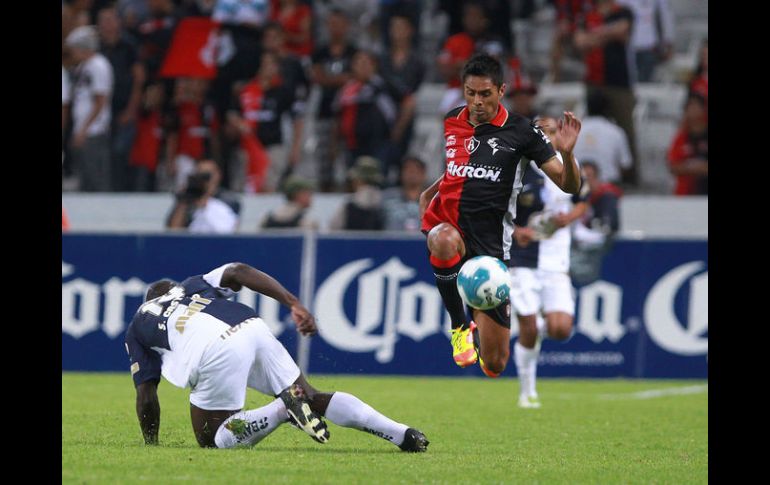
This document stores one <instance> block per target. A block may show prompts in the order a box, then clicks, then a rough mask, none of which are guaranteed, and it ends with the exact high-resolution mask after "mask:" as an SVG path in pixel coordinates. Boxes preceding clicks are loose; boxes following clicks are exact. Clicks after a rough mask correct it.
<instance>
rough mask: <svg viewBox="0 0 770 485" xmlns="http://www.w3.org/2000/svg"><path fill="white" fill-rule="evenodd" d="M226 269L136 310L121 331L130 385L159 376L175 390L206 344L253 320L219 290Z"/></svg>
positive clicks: (227, 292)
mask: <svg viewBox="0 0 770 485" xmlns="http://www.w3.org/2000/svg"><path fill="white" fill-rule="evenodd" d="M227 266H228V265H224V266H221V267H219V268H217V269H215V270H213V271H211V272H209V273H207V274H205V275H199V276H192V277H190V278H187V279H186V280H184V281H183V282H182V283H180V284H179V285H176V286H174V287H172V288H171V289H170V290H169V291H168V293H166V294H165V295H161V296H159V297H157V298H154V299H152V300H149V301H147V302H145V303H144V304H143V305H142V306H141V307H140V308H139V310H138V311H137V313H136V315H135V316H134V319H133V320H132V321H131V324H130V325H129V328H128V330H127V331H126V347H127V350H128V353H129V356H130V359H131V374H132V375H133V377H134V384H135V385H139V384H141V383H142V382H145V381H148V380H151V379H159V378H160V375H161V374H162V375H163V377H165V378H166V379H167V380H168V381H169V382H171V383H172V384H174V385H175V386H178V387H186V386H188V385H190V382H189V379H190V375H191V374H192V373H193V371H194V370H195V369H197V367H198V366H199V365H200V361H201V357H202V356H203V354H204V352H205V351H206V348H207V347H208V345H209V344H210V343H211V342H212V341H214V340H216V339H218V338H221V336H222V334H223V333H224V332H226V331H227V330H229V329H230V328H231V327H233V326H235V325H238V324H239V323H241V322H243V321H244V320H247V319H249V318H254V317H256V316H257V315H256V313H255V312H254V310H253V309H252V308H250V307H248V306H246V305H242V304H240V303H237V302H233V301H229V300H227V298H228V297H230V296H232V295H233V294H234V292H233V291H232V290H230V289H228V288H222V287H220V286H219V285H220V284H221V280H222V274H223V273H224V270H225V269H226V267H227Z"/></svg>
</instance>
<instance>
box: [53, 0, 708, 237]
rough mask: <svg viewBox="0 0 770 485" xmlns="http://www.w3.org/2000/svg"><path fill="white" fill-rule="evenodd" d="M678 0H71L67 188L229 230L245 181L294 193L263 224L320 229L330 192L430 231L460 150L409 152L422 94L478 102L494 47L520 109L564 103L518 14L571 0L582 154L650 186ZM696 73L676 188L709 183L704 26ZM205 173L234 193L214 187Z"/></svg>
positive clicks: (370, 216)
mask: <svg viewBox="0 0 770 485" xmlns="http://www.w3.org/2000/svg"><path fill="white" fill-rule="evenodd" d="M670 1H674V0H549V1H542V2H537V1H535V0H529V1H527V0H522V1H513V0H511V1H508V0H474V1H464V2H456V1H450V0H434V1H432V2H429V1H428V0H366V1H364V0H358V1H356V0H314V1H310V0H304V1H303V0H248V1H244V0H112V1H109V0H63V1H62V190H63V191H80V192H173V193H175V194H176V195H177V203H176V205H175V207H174V208H173V210H172V211H171V213H170V214H169V220H168V227H189V228H191V229H193V228H199V229H200V228H203V227H208V226H206V222H205V221H206V216H207V214H209V215H210V214H212V213H214V212H216V213H217V214H220V215H221V214H226V217H225V216H221V217H220V219H221V220H220V221H219V222H217V227H216V228H214V229H212V230H215V231H220V230H226V229H223V227H224V226H227V227H228V228H232V227H236V226H237V216H238V210H239V209H238V207H237V202H233V200H237V197H238V195H239V194H243V193H271V192H282V193H284V194H285V195H286V197H287V206H286V207H284V208H282V209H281V210H280V211H278V212H276V213H275V214H271V215H270V217H269V218H268V219H267V220H265V221H264V222H263V226H264V227H292V225H294V226H300V227H314V226H313V224H314V223H313V221H308V220H306V217H305V215H304V214H305V211H306V210H307V207H308V206H309V204H310V203H311V200H312V193H313V192H314V191H322V192H350V194H351V195H350V200H349V201H348V203H346V204H345V206H344V207H343V208H341V212H340V214H338V215H336V216H335V219H334V220H335V223H336V224H338V225H339V226H340V227H341V228H342V227H344V228H353V229H355V228H359V229H386V228H390V229H394V228H401V229H404V230H417V228H418V227H419V223H418V218H419V214H417V213H416V207H417V196H418V195H419V191H420V190H421V187H420V185H422V186H424V185H427V184H429V183H430V182H431V180H427V177H426V166H433V165H434V164H438V165H441V164H443V160H429V159H424V157H423V156H422V154H420V153H412V152H410V144H411V142H412V140H413V137H414V133H415V124H416V119H417V109H416V106H417V101H416V93H417V92H418V90H419V89H420V86H421V85H422V84H423V83H426V82H430V83H445V85H446V91H445V93H444V96H443V99H442V100H441V103H440V104H441V107H440V110H437V111H442V112H445V111H448V110H449V109H451V108H453V107H455V106H459V105H461V104H463V103H464V101H463V98H462V91H461V86H460V79H459V72H460V69H461V67H462V65H463V64H464V63H465V62H466V61H467V60H468V59H469V58H470V57H471V55H472V54H473V53H475V52H485V53H488V54H490V55H493V56H496V57H497V58H499V59H500V60H501V61H502V62H503V65H504V66H505V67H506V83H507V86H508V91H507V96H506V98H505V103H507V105H508V107H509V109H512V110H513V111H516V112H519V113H520V114H522V115H524V116H527V117H529V118H532V119H534V118H536V117H537V116H538V115H549V114H550V115H553V114H556V115H558V113H540V112H539V107H538V104H537V93H538V82H537V81H536V80H535V79H533V78H532V76H531V75H530V70H529V69H528V67H527V66H525V65H522V61H521V59H522V57H521V55H520V54H521V53H520V52H518V51H517V46H516V40H515V35H513V33H512V28H511V23H512V21H513V20H514V19H516V18H520V19H524V20H526V19H527V18H531V17H532V16H533V15H535V14H536V12H535V10H536V9H537V8H541V7H547V8H551V9H555V11H556V28H555V29H554V36H553V44H552V49H551V54H552V55H551V63H550V70H549V72H548V73H547V75H546V76H545V77H544V78H543V80H542V81H540V82H559V81H560V79H561V78H562V77H563V76H562V72H561V70H560V65H561V63H562V61H563V60H564V59H565V58H568V57H570V56H571V57H573V58H575V59H581V60H582V61H583V62H584V63H585V64H584V65H585V70H584V72H585V77H584V82H585V84H586V106H587V113H586V115H585V117H584V120H583V133H582V134H581V140H580V145H579V146H578V147H577V148H576V154H577V156H578V159H579V160H586V161H588V162H592V164H593V167H594V168H595V169H596V171H595V172H596V174H597V176H598V177H599V178H600V180H601V182H606V183H612V184H615V185H617V186H618V190H620V188H621V187H622V188H623V189H633V188H634V187H636V186H637V185H638V168H639V167H638V163H639V161H638V160H639V159H638V157H637V146H636V139H635V138H636V137H635V131H634V120H633V116H632V113H633V109H634V102H635V101H634V94H633V91H632V88H633V86H634V84H635V83H637V82H649V81H651V80H652V79H653V73H654V72H655V69H656V67H658V66H660V65H661V64H662V63H665V62H666V61H667V60H668V59H670V57H671V55H672V49H673V38H674V35H675V29H676V23H675V19H674V18H673V17H672V14H671V9H670V6H669V2H670ZM429 8H430V9H434V10H438V11H441V12H443V13H445V14H446V16H447V18H448V20H449V22H448V24H447V26H446V32H445V33H444V35H443V37H442V38H441V40H440V41H439V42H438V44H437V45H436V49H435V56H434V57H432V58H430V57H426V56H425V53H426V52H429V50H427V49H426V48H425V45H424V42H426V40H425V39H424V38H422V37H421V32H422V31H423V30H422V29H421V21H424V20H421V19H424V18H425V15H424V14H425V13H426V11H427V9H429ZM627 59H628V60H630V62H626V60H627ZM688 87H689V94H688V96H687V102H686V105H685V106H683V107H682V120H681V125H680V128H679V131H678V132H677V134H676V136H675V137H674V138H673V139H672V140H671V144H670V150H669V153H668V164H669V167H670V171H671V174H672V176H673V177H675V179H676V187H675V190H674V193H675V194H676V195H695V194H708V44H707V41H705V40H704V43H703V49H702V54H701V57H700V59H699V60H698V67H697V69H696V72H694V73H693V74H692V78H691V80H689V86H688ZM312 93H316V94H317V96H316V98H315V102H313V103H311V94H312ZM311 104H312V106H311ZM308 110H311V111H308ZM308 116H310V117H312V121H313V122H312V123H311V124H309V125H308V126H306V121H307V120H308ZM311 130H312V131H311ZM310 135H312V138H313V139H314V140H315V141H316V143H315V144H314V146H308V144H307V143H306V141H307V139H308V138H309V137H310ZM300 165H305V166H310V167H311V168H312V170H311V172H310V173H304V174H298V173H297V168H298V167H299V166H300ZM201 174H204V175H205V174H209V175H208V177H209V178H208V179H206V183H210V182H211V181H212V180H214V181H215V182H216V186H217V187H216V190H217V191H218V190H220V189H221V190H225V191H226V192H227V196H226V197H225V198H226V199H228V200H221V198H220V197H219V195H221V194H219V195H218V193H213V192H212V193H209V192H210V191H209V187H208V186H206V187H205V188H203V189H201V187H199V186H198V185H200V184H201V180H202V175H201ZM340 174H342V175H343V176H342V177H340ZM203 178H205V177H203ZM195 184H198V185H195ZM196 190H198V191H200V190H203V193H204V195H202V196H200V197H199V198H198V199H193V198H192V194H193V193H197V192H196ZM212 190H214V189H212ZM203 199H205V200H203ZM209 199H211V200H215V201H218V202H221V203H214V204H212V203H211V202H210V201H209ZM202 200H203V201H202ZM207 201H208V202H207ZM206 207H208V209H206ZM383 207H385V208H386V209H382V208H383ZM372 211H375V212H372ZM394 214H397V215H398V218H399V219H398V220H391V217H392V216H393V215H394ZM62 217H63V222H62V224H63V227H64V224H65V222H64V213H63V214H62ZM195 221H198V222H195ZM357 221H358V222H357ZM359 224H361V225H363V226H365V227H355V226H356V225H359Z"/></svg>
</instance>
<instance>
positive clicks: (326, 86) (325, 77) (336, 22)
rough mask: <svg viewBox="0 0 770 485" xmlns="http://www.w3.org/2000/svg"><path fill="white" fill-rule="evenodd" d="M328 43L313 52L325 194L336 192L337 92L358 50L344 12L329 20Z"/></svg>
mask: <svg viewBox="0 0 770 485" xmlns="http://www.w3.org/2000/svg"><path fill="white" fill-rule="evenodd" d="M326 28H327V30H328V33H329V43H328V44H327V45H324V46H321V47H319V48H318V49H316V50H315V52H313V55H312V63H313V65H312V67H311V71H310V79H311V81H312V83H313V84H317V85H318V86H319V87H320V88H321V102H320V105H319V108H318V114H317V118H316V122H315V128H316V133H315V134H316V139H317V140H318V146H317V149H316V156H317V160H318V180H319V184H320V187H319V189H320V190H321V191H322V192H330V191H333V190H336V188H337V187H336V185H337V184H336V181H335V179H334V166H335V163H334V162H335V159H336V158H337V147H336V145H335V144H334V136H333V135H334V126H333V125H334V112H333V111H332V103H333V102H334V98H335V96H336V95H337V91H339V89H340V88H341V87H342V85H343V84H345V83H346V82H347V81H348V80H349V79H350V62H351V60H352V59H353V54H355V52H356V49H355V47H354V46H353V44H352V43H351V42H350V41H349V40H348V32H349V30H350V20H349V19H348V17H347V15H345V13H344V12H343V11H342V10H339V9H333V10H331V11H330V12H329V15H328V17H327V18H326Z"/></svg>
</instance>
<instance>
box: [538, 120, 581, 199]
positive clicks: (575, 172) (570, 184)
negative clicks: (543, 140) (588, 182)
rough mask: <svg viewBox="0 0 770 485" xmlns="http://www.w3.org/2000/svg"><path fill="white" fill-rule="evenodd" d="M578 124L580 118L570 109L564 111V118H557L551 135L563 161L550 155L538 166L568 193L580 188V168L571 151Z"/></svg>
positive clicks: (578, 127) (573, 192)
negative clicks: (553, 133)
mask: <svg viewBox="0 0 770 485" xmlns="http://www.w3.org/2000/svg"><path fill="white" fill-rule="evenodd" d="M580 126H581V123H580V120H579V119H578V118H577V117H576V116H575V115H574V114H573V113H572V112H571V111H565V112H564V119H563V120H559V122H558V126H557V127H556V136H554V137H553V144H554V148H555V149H556V150H558V151H559V152H560V153H561V156H562V158H563V159H564V163H563V164H562V163H561V162H560V161H559V159H558V158H556V157H552V158H551V159H550V160H548V161H546V162H545V163H544V164H543V165H541V166H540V169H541V170H542V171H543V172H545V174H546V175H548V178H550V179H551V180H553V183H555V184H556V185H557V186H558V187H559V188H560V189H561V190H563V191H564V192H566V193H568V194H577V193H578V191H579V190H580V168H578V165H577V160H575V155H574V154H573V153H572V151H573V150H574V148H575V143H577V138H578V134H579V133H580Z"/></svg>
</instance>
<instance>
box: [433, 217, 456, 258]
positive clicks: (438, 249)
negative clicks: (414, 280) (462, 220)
mask: <svg viewBox="0 0 770 485" xmlns="http://www.w3.org/2000/svg"><path fill="white" fill-rule="evenodd" d="M461 246H462V238H461V237H460V233H459V232H457V229H455V228H454V227H452V226H451V225H449V224H446V223H443V222H442V223H441V224H439V225H437V226H436V227H434V228H433V229H431V230H430V232H429V233H428V249H430V253H431V254H432V255H433V256H435V257H437V258H439V259H450V258H453V257H454V256H455V255H457V254H458V253H459V252H460V248H461Z"/></svg>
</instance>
